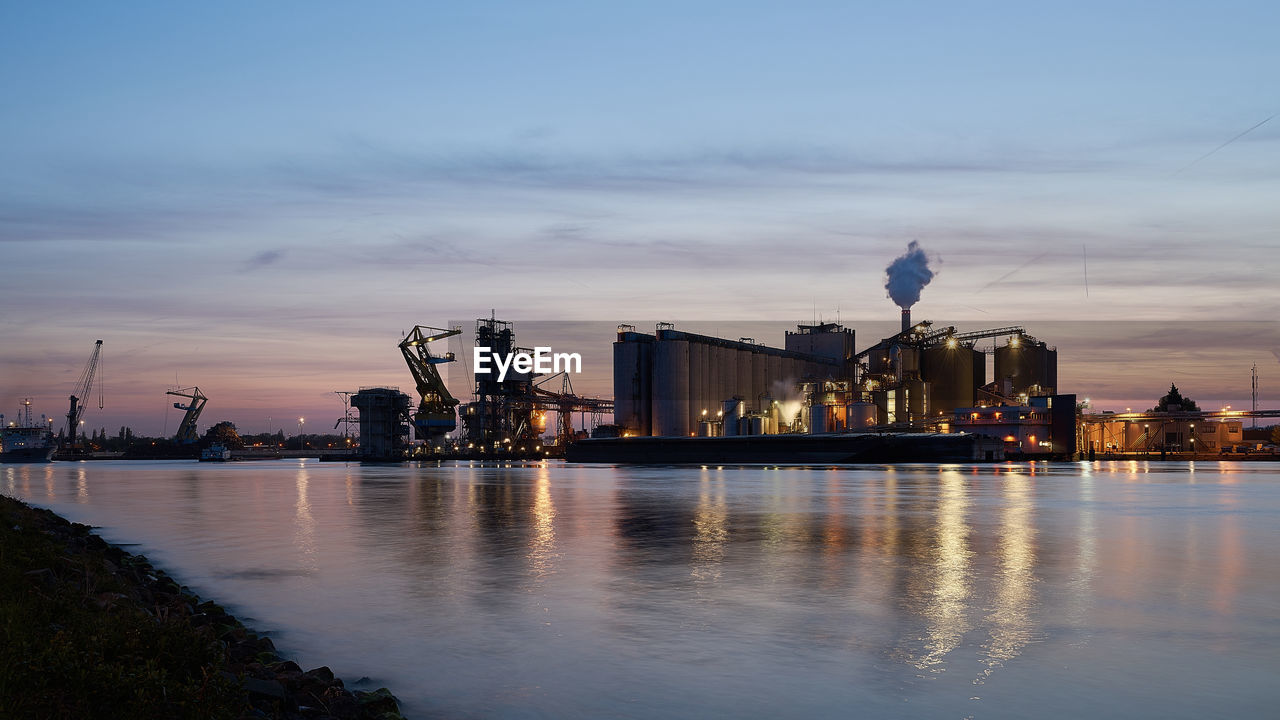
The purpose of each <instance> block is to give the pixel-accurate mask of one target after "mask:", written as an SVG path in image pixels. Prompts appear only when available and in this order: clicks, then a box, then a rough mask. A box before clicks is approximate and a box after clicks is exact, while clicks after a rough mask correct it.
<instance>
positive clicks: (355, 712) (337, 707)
mask: <svg viewBox="0 0 1280 720" xmlns="http://www.w3.org/2000/svg"><path fill="white" fill-rule="evenodd" d="M320 703H321V704H322V705H323V706H324V707H325V708H326V709H327V710H328V711H329V714H330V715H332V716H334V717H336V718H342V719H343V720H347V719H348V718H356V717H359V715H360V704H359V703H358V702H356V699H355V698H354V697H352V696H351V693H349V692H347V691H346V690H343V689H341V688H337V687H330V688H329V689H327V690H325V691H324V693H323V694H322V695H321V697H320Z"/></svg>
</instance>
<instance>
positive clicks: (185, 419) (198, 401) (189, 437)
mask: <svg viewBox="0 0 1280 720" xmlns="http://www.w3.org/2000/svg"><path fill="white" fill-rule="evenodd" d="M165 395H175V396H177V397H184V398H187V399H189V400H190V401H191V402H189V403H187V404H186V405H183V404H182V403H180V402H176V403H174V404H173V406H174V407H176V408H178V409H179V410H185V411H186V414H185V415H183V416H182V424H181V425H179V426H178V434H177V435H174V436H173V441H174V442H177V443H182V444H183V445H190V444H192V443H194V442H196V441H197V440H199V439H200V436H199V435H198V434H197V433H196V420H199V419H200V411H201V410H204V404H205V403H206V402H207V401H208V400H209V398H207V397H205V396H204V393H202V392H200V388H198V387H189V388H178V389H177V390H169V391H167V392H166V393H165Z"/></svg>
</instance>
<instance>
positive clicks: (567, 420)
mask: <svg viewBox="0 0 1280 720" xmlns="http://www.w3.org/2000/svg"><path fill="white" fill-rule="evenodd" d="M557 375H561V376H563V379H562V380H561V385H560V392H555V391H552V390H547V389H545V388H542V387H540V385H542V384H543V383H546V382H548V381H550V380H552V379H554V378H555V377H556V375H552V376H550V377H548V378H545V379H543V380H541V381H539V382H538V383H537V384H535V385H534V387H533V396H534V403H535V407H536V408H538V412H539V413H545V412H546V410H545V409H543V408H546V407H550V408H551V409H554V410H555V411H556V414H557V415H558V417H559V421H560V422H559V426H558V428H557V431H556V444H557V445H559V446H560V447H564V446H566V445H568V444H569V443H571V442H573V441H574V438H575V434H574V430H573V413H575V412H578V413H582V414H583V415H584V417H585V415H586V414H587V413H591V415H592V417H593V418H594V417H598V416H600V415H606V414H611V413H612V412H613V400H605V399H602V398H593V397H583V396H581V395H578V394H576V393H574V391H573V383H572V382H571V381H570V380H569V374H568V373H557Z"/></svg>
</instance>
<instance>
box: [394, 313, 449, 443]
mask: <svg viewBox="0 0 1280 720" xmlns="http://www.w3.org/2000/svg"><path fill="white" fill-rule="evenodd" d="M461 334H462V328H461V327H455V328H450V329H448V330H446V329H444V328H434V327H427V326H425V325H415V326H414V328H413V330H412V331H410V332H409V334H408V336H406V337H405V339H404V340H402V341H400V353H401V354H402V355H404V361H405V364H406V365H408V366H409V372H410V373H411V374H412V375H413V382H414V384H415V385H416V386H417V389H418V395H419V396H420V397H421V398H422V400H421V401H420V402H419V403H418V409H417V411H416V412H414V414H413V426H414V427H415V428H417V433H418V437H419V438H423V439H432V440H433V439H435V438H438V437H440V436H442V435H445V434H447V433H451V432H453V431H454V430H456V429H457V427H458V417H457V412H456V408H457V407H458V400H457V399H456V398H454V397H453V395H451V394H449V389H448V388H446V387H445V385H444V380H442V379H441V378H440V371H438V370H436V365H439V364H441V363H447V362H453V353H445V354H444V355H432V354H431V351H430V350H429V349H428V347H427V344H428V343H432V342H435V341H436V340H444V339H445V338H450V337H453V336H454V335H461Z"/></svg>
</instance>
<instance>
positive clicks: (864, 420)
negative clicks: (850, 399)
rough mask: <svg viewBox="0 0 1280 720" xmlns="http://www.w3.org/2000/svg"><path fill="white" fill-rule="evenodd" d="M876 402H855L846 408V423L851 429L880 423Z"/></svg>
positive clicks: (859, 428) (861, 428)
mask: <svg viewBox="0 0 1280 720" xmlns="http://www.w3.org/2000/svg"><path fill="white" fill-rule="evenodd" d="M878 416H879V411H878V409H877V408H876V405H875V403H869V402H855V403H850V404H849V405H848V406H847V407H846V408H845V417H846V420H845V425H846V427H847V428H848V429H849V430H863V429H865V428H869V427H873V426H875V425H878V424H879V421H878V420H877V417H878Z"/></svg>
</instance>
